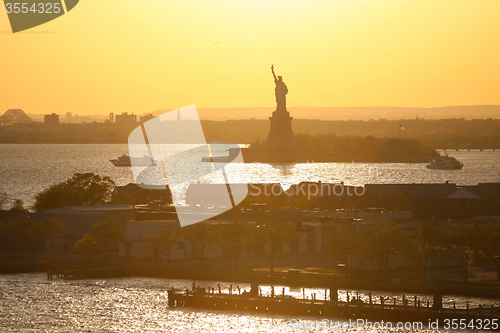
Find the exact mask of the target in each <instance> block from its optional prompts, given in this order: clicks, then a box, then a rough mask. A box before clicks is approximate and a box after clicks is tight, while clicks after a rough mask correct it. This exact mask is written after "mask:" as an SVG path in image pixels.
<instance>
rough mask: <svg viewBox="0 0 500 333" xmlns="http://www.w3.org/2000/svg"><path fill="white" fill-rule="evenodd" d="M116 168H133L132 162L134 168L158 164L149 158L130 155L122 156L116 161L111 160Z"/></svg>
mask: <svg viewBox="0 0 500 333" xmlns="http://www.w3.org/2000/svg"><path fill="white" fill-rule="evenodd" d="M109 161H110V162H111V163H113V164H114V165H115V166H132V161H133V163H134V166H152V165H156V162H155V161H154V160H153V159H152V158H151V157H149V156H143V157H132V158H131V157H130V156H128V155H122V156H120V157H118V158H117V159H114V160H109Z"/></svg>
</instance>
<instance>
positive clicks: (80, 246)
mask: <svg viewBox="0 0 500 333" xmlns="http://www.w3.org/2000/svg"><path fill="white" fill-rule="evenodd" d="M74 247H75V249H77V251H79V252H82V253H86V254H87V262H90V253H91V252H93V251H95V250H96V249H97V240H96V239H95V238H94V236H92V235H91V234H85V235H83V238H82V239H80V240H79V241H78V242H76V243H75V245H74Z"/></svg>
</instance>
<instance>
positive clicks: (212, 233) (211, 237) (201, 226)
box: [183, 222, 221, 266]
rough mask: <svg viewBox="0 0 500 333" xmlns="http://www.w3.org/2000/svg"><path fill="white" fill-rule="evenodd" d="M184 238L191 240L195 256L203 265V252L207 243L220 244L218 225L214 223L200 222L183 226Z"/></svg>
mask: <svg viewBox="0 0 500 333" xmlns="http://www.w3.org/2000/svg"><path fill="white" fill-rule="evenodd" d="M183 229H184V230H183V232H184V235H185V237H186V239H188V240H190V241H191V244H192V249H193V252H194V253H195V257H199V258H200V260H201V265H202V266H204V265H205V252H206V248H207V246H209V245H221V237H220V235H221V234H220V227H219V226H218V225H216V224H211V223H207V222H200V223H196V224H192V225H190V226H187V227H184V228H183Z"/></svg>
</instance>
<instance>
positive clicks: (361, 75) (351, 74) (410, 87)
mask: <svg viewBox="0 0 500 333" xmlns="http://www.w3.org/2000/svg"><path fill="white" fill-rule="evenodd" d="M499 12H500V2H499V1H497V0H485V1H481V2H471V1H462V0H442V1H431V0H423V1H414V0H412V1H409V0H385V1H374V0H335V1H332V0H309V1H304V0H291V1H282V0H271V1H269V0H213V1H204V0H190V1H156V0H154V1H153V0H147V1H132V0H120V1H116V0H103V1H83V2H80V4H79V5H78V7H76V8H75V9H74V10H73V11H72V12H70V13H69V14H67V15H65V16H64V17H61V18H60V19H57V20H54V21H53V22H50V23H48V24H45V25H43V26H40V27H38V28H35V29H33V30H31V31H27V32H25V33H19V34H9V33H7V32H8V31H9V30H10V27H9V25H8V21H7V15H6V14H5V13H4V12H2V13H1V14H0V32H2V33H1V34H0V39H1V45H2V55H1V56H0V57H1V60H2V61H1V64H0V73H2V80H1V81H0V89H1V92H2V95H1V96H2V98H1V99H0V112H3V111H2V110H7V109H10V108H21V109H24V110H26V112H28V113H46V112H56V113H63V112H66V111H72V112H73V113H78V114H96V113H107V112H111V111H112V112H125V111H128V112H135V113H144V112H147V111H152V110H157V109H168V108H176V107H179V106H185V105H190V104H196V105H197V106H198V107H231V106H234V107H244V106H252V107H253V106H272V105H274V95H273V82H272V77H271V73H270V69H269V67H270V66H271V64H274V65H275V66H276V71H277V73H278V75H282V76H283V78H284V81H285V82H286V83H287V85H288V87H289V89H290V93H289V96H288V104H289V105H290V106H380V105H384V106H442V105H475V104H500V94H499V93H498V87H499V86H500V64H499V62H498V59H499V58H500V45H499V43H498V42H497V40H498V36H500V21H499V20H498V13H499ZM43 32H51V33H43Z"/></svg>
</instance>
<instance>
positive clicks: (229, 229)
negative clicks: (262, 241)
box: [223, 222, 253, 267]
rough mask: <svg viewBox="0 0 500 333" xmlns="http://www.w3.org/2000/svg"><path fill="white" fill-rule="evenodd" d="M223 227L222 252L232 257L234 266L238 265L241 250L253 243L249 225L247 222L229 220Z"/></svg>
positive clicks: (248, 247)
mask: <svg viewBox="0 0 500 333" xmlns="http://www.w3.org/2000/svg"><path fill="white" fill-rule="evenodd" d="M223 228H224V230H223V233H224V245H223V246H224V252H225V254H226V255H227V256H228V257H229V258H231V259H233V262H234V266H235V267H238V261H239V258H240V256H241V253H242V251H244V250H247V249H250V247H251V246H252V244H253V241H252V237H251V234H250V232H251V225H250V224H249V223H248V222H231V223H228V224H225V225H224V226H223Z"/></svg>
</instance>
